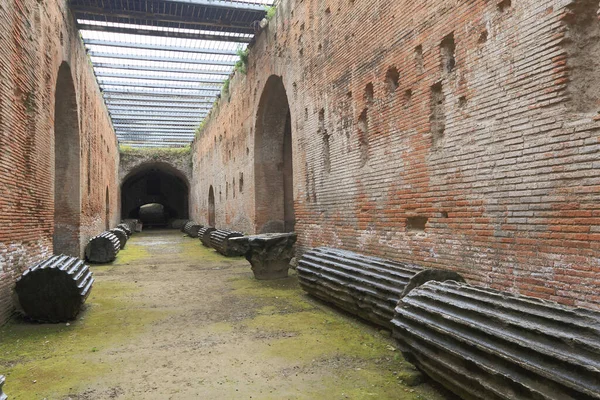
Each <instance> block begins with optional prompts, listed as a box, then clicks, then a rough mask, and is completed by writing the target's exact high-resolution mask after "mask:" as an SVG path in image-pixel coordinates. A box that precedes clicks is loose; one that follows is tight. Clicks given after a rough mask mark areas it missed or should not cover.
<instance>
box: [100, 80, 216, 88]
mask: <svg viewBox="0 0 600 400" xmlns="http://www.w3.org/2000/svg"><path fill="white" fill-rule="evenodd" d="M98 83H99V85H100V87H102V88H103V87H105V86H117V87H140V88H153V89H183V90H203V89H212V88H215V86H217V87H219V88H220V86H221V84H214V83H211V84H205V85H202V84H201V85H199V86H191V85H189V86H184V85H170V84H168V83H165V84H160V83H146V82H131V81H127V82H108V81H105V80H99V81H98Z"/></svg>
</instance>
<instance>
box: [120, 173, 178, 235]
mask: <svg viewBox="0 0 600 400" xmlns="http://www.w3.org/2000/svg"><path fill="white" fill-rule="evenodd" d="M188 204H189V182H188V181H187V179H186V178H185V175H184V174H183V173H181V172H180V171H179V170H177V169H176V168H174V167H172V166H171V165H169V164H166V163H160V162H157V163H147V164H142V165H140V166H139V167H137V168H135V169H134V170H132V171H131V172H130V173H129V174H128V175H127V176H126V177H125V178H124V179H123V183H122V184H121V215H122V216H123V218H136V219H140V220H141V221H142V222H143V223H144V227H165V226H168V225H169V222H170V221H171V220H174V219H187V218H188V215H189V210H188Z"/></svg>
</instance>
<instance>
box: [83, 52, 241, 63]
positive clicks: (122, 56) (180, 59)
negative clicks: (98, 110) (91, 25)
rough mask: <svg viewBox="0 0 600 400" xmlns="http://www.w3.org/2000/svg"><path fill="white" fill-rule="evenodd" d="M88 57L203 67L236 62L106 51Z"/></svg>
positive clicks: (93, 53) (89, 53) (90, 53)
mask: <svg viewBox="0 0 600 400" xmlns="http://www.w3.org/2000/svg"><path fill="white" fill-rule="evenodd" d="M88 55H89V56H90V57H101V58H115V59H120V60H137V61H158V62H172V63H179V64H195V65H198V64H203V65H223V66H229V67H233V66H234V65H235V63H236V61H234V60H232V61H224V60H209V59H206V58H183V57H160V56H154V55H152V56H144V55H141V54H123V53H111V52H108V51H95V50H90V51H88Z"/></svg>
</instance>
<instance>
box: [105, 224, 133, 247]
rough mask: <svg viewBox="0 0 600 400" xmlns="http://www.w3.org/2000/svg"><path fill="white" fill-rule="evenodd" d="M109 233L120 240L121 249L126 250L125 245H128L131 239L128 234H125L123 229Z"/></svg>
mask: <svg viewBox="0 0 600 400" xmlns="http://www.w3.org/2000/svg"><path fill="white" fill-rule="evenodd" d="M109 232H110V233H112V234H113V235H115V236H116V237H117V239H119V247H120V248H121V250H123V249H124V248H125V245H126V244H127V239H128V238H129V236H128V235H127V232H125V231H124V230H123V229H121V228H113V229H111V230H110V231H109Z"/></svg>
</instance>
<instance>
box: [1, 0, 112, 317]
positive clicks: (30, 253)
mask: <svg viewBox="0 0 600 400" xmlns="http://www.w3.org/2000/svg"><path fill="white" fill-rule="evenodd" d="M66 4H67V2H66V1H65V0H60V1H54V0H53V1H36V0H8V1H3V2H1V3H0V33H1V34H0V220H1V225H2V229H0V324H1V323H2V322H4V321H5V320H6V319H7V317H8V316H9V315H10V312H11V310H12V299H11V293H12V287H13V285H14V280H15V279H16V278H17V277H18V275H19V274H20V272H21V271H22V270H23V269H25V268H26V267H28V266H30V265H32V264H33V263H35V262H37V261H39V260H40V259H43V258H45V257H47V256H49V255H51V254H52V250H53V244H52V236H53V222H54V193H53V189H54V184H53V177H54V102H55V89H56V83H57V77H58V71H59V67H60V65H61V64H62V63H63V61H64V62H66V63H67V64H68V66H69V67H70V70H71V75H72V79H73V86H74V88H75V92H76V102H77V115H78V117H79V118H78V119H79V121H78V126H79V139H80V179H79V181H80V183H81V185H80V198H81V216H80V224H81V227H80V235H79V236H80V237H79V241H80V247H81V249H83V246H84V245H85V243H86V242H87V240H88V238H89V237H91V236H92V235H95V234H97V233H99V232H100V231H102V230H103V228H104V226H105V215H106V214H105V207H106V206H105V200H106V190H107V188H108V193H109V203H110V216H109V218H110V219H111V221H110V223H111V225H115V224H116V223H117V221H118V220H119V215H118V205H119V199H118V196H119V195H118V183H117V182H118V179H117V174H118V151H117V143H116V137H115V135H114V131H113V130H112V126H111V123H110V120H109V118H108V114H107V112H106V108H105V106H104V103H103V101H102V98H101V95H100V92H99V89H98V86H97V84H96V81H95V78H94V75H93V72H92V70H91V67H90V64H89V61H88V59H87V56H86V54H85V51H84V48H83V45H82V43H81V41H80V39H79V35H78V32H77V31H76V29H75V24H74V20H73V17H72V15H71V14H70V13H69V11H68V9H67V6H66ZM88 176H89V179H88ZM88 180H89V185H88ZM57 186H60V185H57Z"/></svg>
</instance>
